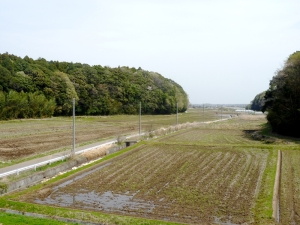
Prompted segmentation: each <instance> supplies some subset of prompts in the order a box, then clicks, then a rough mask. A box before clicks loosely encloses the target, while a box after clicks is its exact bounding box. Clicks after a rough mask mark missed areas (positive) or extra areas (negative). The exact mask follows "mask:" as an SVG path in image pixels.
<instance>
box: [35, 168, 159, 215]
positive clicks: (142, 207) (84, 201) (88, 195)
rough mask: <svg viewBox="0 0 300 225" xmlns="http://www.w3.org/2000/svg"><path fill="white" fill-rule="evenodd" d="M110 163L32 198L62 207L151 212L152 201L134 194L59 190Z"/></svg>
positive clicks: (37, 201) (41, 202)
mask: <svg viewBox="0 0 300 225" xmlns="http://www.w3.org/2000/svg"><path fill="white" fill-rule="evenodd" d="M108 165H110V163H107V164H105V165H102V166H99V167H97V168H95V169H93V170H90V171H88V172H86V173H83V174H81V175H78V176H76V177H75V178H73V179H71V180H67V181H65V182H64V183H61V184H59V185H57V186H55V187H54V188H53V189H52V193H51V194H50V195H49V196H47V197H46V198H43V199H40V198H37V199H35V200H34V202H35V203H38V204H49V205H57V206H63V207H76V208H84V209H93V210H104V211H109V212H110V211H113V212H124V211H127V212H132V211H143V212H151V211H152V210H153V209H154V207H155V206H154V203H152V202H150V201H143V200H142V199H136V198H134V196H135V194H136V193H134V194H132V195H129V193H125V194H115V193H113V192H111V191H106V192H104V193H97V192H94V191H90V192H88V191H87V190H84V189H81V190H78V192H77V193H72V194H70V193H66V192H64V191H61V190H60V188H63V187H66V186H67V185H69V184H72V183H73V182H75V181H77V182H78V180H80V179H82V178H84V177H85V176H87V175H89V174H91V173H93V172H95V171H97V170H100V169H102V168H104V167H106V166H108Z"/></svg>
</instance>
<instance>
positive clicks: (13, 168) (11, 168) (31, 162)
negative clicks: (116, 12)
mask: <svg viewBox="0 0 300 225" xmlns="http://www.w3.org/2000/svg"><path fill="white" fill-rule="evenodd" d="M227 119H228V118H226V119H220V120H214V121H207V122H204V123H214V122H218V121H222V120H227ZM141 135H143V134H141ZM134 136H138V134H136V135H130V136H127V139H128V138H131V137H134ZM112 142H116V139H109V140H104V141H100V142H96V143H93V144H90V145H84V146H81V147H77V148H75V153H76V152H77V153H78V152H80V151H82V150H85V149H92V148H96V147H98V146H100V145H103V144H108V143H112ZM70 153H71V148H70V150H66V151H63V152H59V153H55V154H52V155H48V156H44V157H40V158H36V159H32V160H29V161H25V162H22V163H18V164H14V165H11V166H7V167H4V168H0V178H1V177H4V176H7V175H8V174H5V173H9V172H14V173H16V172H17V170H22V168H26V167H30V166H33V165H36V164H38V163H46V162H49V160H51V159H55V158H58V157H63V156H66V155H69V154H70Z"/></svg>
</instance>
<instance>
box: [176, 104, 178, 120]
mask: <svg viewBox="0 0 300 225" xmlns="http://www.w3.org/2000/svg"><path fill="white" fill-rule="evenodd" d="M177 125H178V102H177V103H176V126H177Z"/></svg>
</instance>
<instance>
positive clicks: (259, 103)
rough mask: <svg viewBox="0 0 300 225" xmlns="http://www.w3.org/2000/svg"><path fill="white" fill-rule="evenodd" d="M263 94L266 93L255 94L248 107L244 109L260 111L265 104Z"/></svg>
mask: <svg viewBox="0 0 300 225" xmlns="http://www.w3.org/2000/svg"><path fill="white" fill-rule="evenodd" d="M265 94H266V92H265V91H263V92H262V93H259V94H257V95H256V96H255V97H254V99H253V100H252V101H251V103H250V104H249V105H247V106H246V109H251V110H254V111H261V110H262V107H263V105H264V104H265Z"/></svg>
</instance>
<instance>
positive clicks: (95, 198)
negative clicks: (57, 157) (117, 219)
mask: <svg viewBox="0 0 300 225" xmlns="http://www.w3.org/2000/svg"><path fill="white" fill-rule="evenodd" d="M263 122H265V118H264V117H263V116H239V117H238V118H235V119H233V120H230V121H224V122H219V123H210V124H206V125H203V126H199V127H198V128H191V129H187V130H183V131H179V132H178V133H174V134H172V135H168V136H165V137H162V138H158V139H156V140H155V141H151V142H145V143H144V144H143V145H140V146H139V147H137V148H135V149H134V150H131V151H129V152H127V153H125V154H122V155H120V156H118V157H115V158H112V159H110V160H108V161H106V162H103V163H101V164H99V167H98V168H96V169H94V170H90V171H87V172H85V173H83V174H80V175H78V176H77V177H76V176H73V177H71V178H70V179H68V180H62V181H61V182H58V183H56V184H50V185H48V186H47V185H46V186H45V187H43V188H42V189H41V190H39V191H36V192H35V193H30V194H24V195H22V197H21V200H22V201H27V202H31V203H35V204H43V205H50V206H55V207H57V206H59V207H65V208H77V209H84V210H91V211H99V212H105V213H112V214H120V215H130V216H136V217H142V218H147V219H158V220H165V221H175V222H180V223H188V224H213V223H216V224H225V223H226V224H273V220H272V218H271V215H272V194H273V185H274V178H275V171H276V159H277V147H278V146H280V144H278V143H276V142H275V143H274V144H272V145H270V144H265V143H264V142H262V141H257V140H253V139H251V137H250V135H249V133H250V134H251V133H252V132H254V131H255V130H257V129H260V128H261V127H260V125H261V124H262V123H263ZM288 145H289V147H291V146H292V147H295V148H298V147H297V143H289V144H288ZM275 149H276V150H275Z"/></svg>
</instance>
